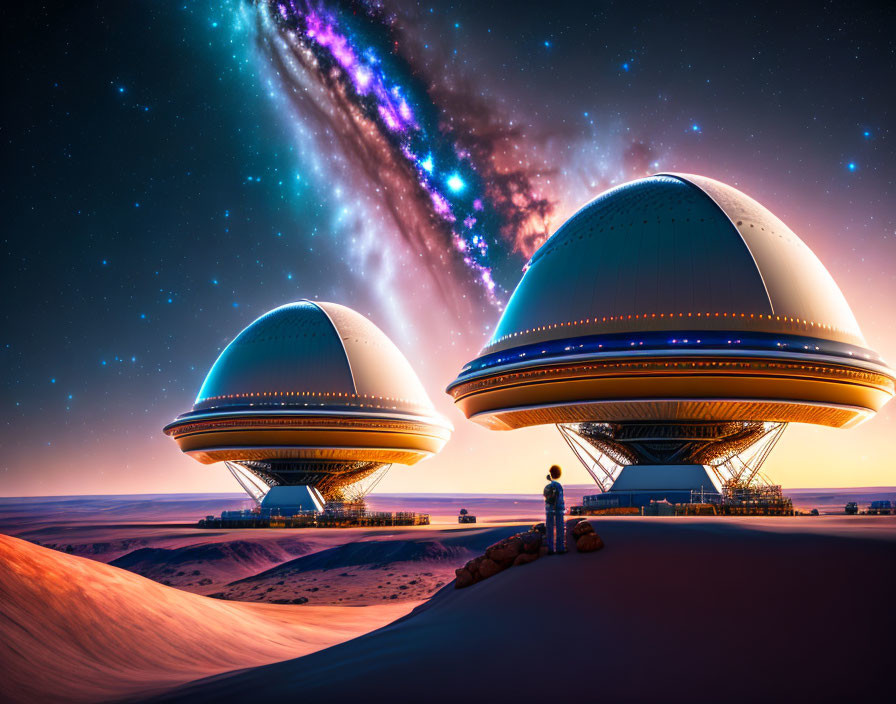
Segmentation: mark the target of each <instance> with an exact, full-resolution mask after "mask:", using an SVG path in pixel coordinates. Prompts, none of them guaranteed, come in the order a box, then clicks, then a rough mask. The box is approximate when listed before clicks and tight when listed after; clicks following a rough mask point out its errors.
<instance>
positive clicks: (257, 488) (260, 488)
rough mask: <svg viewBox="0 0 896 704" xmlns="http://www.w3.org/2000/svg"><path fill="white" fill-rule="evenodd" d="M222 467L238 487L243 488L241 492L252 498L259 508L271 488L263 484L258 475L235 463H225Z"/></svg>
mask: <svg viewBox="0 0 896 704" xmlns="http://www.w3.org/2000/svg"><path fill="white" fill-rule="evenodd" d="M224 465H225V466H226V467H227V469H229V470H230V473H231V474H232V475H233V478H234V479H236V480H237V482H238V483H239V485H240V486H241V487H243V491H245V492H246V493H247V494H248V495H249V496H250V497H251V498H252V500H253V501H254V502H255V504H256V505H258V506H261V502H262V500H264V497H265V495H266V494H267V493H268V492H269V491H270V490H271V487H270V486H269V485H268V484H266V483H265V482H263V481H262V480H261V478H259V477H258V475H256V474H254V473H253V472H250V471H249V470H248V469H246V468H245V467H243V466H242V465H239V464H237V463H236V462H225V463H224Z"/></svg>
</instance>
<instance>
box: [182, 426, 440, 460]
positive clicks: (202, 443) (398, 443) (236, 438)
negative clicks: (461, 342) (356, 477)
mask: <svg viewBox="0 0 896 704" xmlns="http://www.w3.org/2000/svg"><path fill="white" fill-rule="evenodd" d="M165 432H166V434H168V435H170V436H171V437H172V438H174V440H175V441H176V442H177V444H178V446H179V447H180V449H181V450H182V451H183V452H184V453H186V454H188V455H190V456H191V457H193V458H194V459H196V460H198V461H199V462H202V463H203V464H213V463H215V462H221V461H225V460H228V461H241V460H255V461H262V460H273V459H309V460H327V461H334V462H341V461H359V462H381V463H399V464H414V463H416V462H419V461H420V460H421V459H424V458H426V457H429V456H430V455H433V454H435V453H437V452H438V451H439V450H441V449H442V447H444V445H445V443H446V442H447V441H448V438H449V437H450V430H449V429H448V428H446V427H444V426H442V425H438V424H435V423H428V422H425V421H415V420H404V419H389V418H382V419H379V418H345V417H296V416H287V417H278V416H276V415H272V416H243V417H227V418H204V419H197V420H193V421H191V420H185V421H184V422H183V423H180V424H177V423H175V424H173V425H171V426H169V427H168V428H166V429H165Z"/></svg>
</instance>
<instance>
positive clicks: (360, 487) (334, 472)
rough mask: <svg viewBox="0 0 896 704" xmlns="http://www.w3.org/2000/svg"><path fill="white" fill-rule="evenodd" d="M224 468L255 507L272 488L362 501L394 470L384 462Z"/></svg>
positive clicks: (230, 465)
mask: <svg viewBox="0 0 896 704" xmlns="http://www.w3.org/2000/svg"><path fill="white" fill-rule="evenodd" d="M224 465H225V466H226V467H227V469H228V470H229V471H230V473H231V474H232V475H233V478H234V479H236V481H237V482H238V483H239V485H240V486H241V487H242V488H243V491H245V492H246V493H247V494H248V495H249V496H250V497H251V499H252V500H253V501H254V502H255V504H256V506H261V502H262V501H264V497H265V496H266V495H267V493H268V492H269V491H270V490H271V489H272V488H273V487H275V486H296V485H308V486H311V487H314V488H315V489H317V490H318V491H319V492H320V493H321V494H322V495H323V497H324V498H325V499H326V500H327V501H338V502H345V501H348V502H353V501H354V502H357V501H363V500H364V498H365V497H366V496H367V495H368V494H369V493H370V492H371V491H373V490H374V489H375V488H376V486H377V484H379V483H380V481H382V479H383V477H384V476H385V475H386V473H387V472H388V471H389V469H390V468H391V467H392V465H391V464H383V463H381V462H354V461H352V462H334V461H313V460H269V461H248V460H241V461H235V462H224Z"/></svg>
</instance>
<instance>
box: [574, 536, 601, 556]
mask: <svg viewBox="0 0 896 704" xmlns="http://www.w3.org/2000/svg"><path fill="white" fill-rule="evenodd" d="M603 546H604V541H603V540H601V539H600V536H599V535H598V534H597V533H595V532H593V531H592V532H591V533H585V534H584V535H582V536H580V537H579V538H578V539H577V540H576V550H578V551H579V552H594V551H595V550H600V549H601V548H602V547H603Z"/></svg>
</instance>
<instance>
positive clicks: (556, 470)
mask: <svg viewBox="0 0 896 704" xmlns="http://www.w3.org/2000/svg"><path fill="white" fill-rule="evenodd" d="M550 471H551V474H550V476H551V479H559V478H560V475H561V474H562V473H563V470H562V469H560V465H559V464H555V465H551V470H550Z"/></svg>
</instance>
